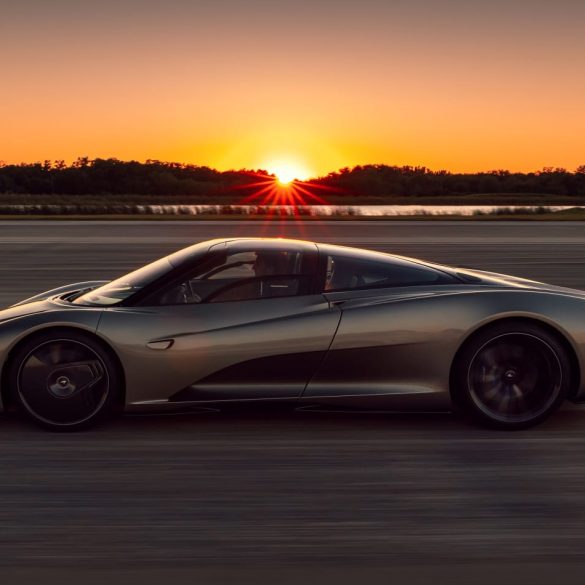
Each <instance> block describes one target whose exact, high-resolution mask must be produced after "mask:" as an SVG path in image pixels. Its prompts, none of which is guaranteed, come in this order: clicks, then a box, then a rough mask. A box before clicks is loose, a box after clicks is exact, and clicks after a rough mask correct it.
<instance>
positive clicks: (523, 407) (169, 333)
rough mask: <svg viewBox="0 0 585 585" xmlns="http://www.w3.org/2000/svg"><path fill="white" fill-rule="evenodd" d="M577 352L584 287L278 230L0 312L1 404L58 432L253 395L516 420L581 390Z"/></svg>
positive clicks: (501, 423)
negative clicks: (119, 413)
mask: <svg viewBox="0 0 585 585" xmlns="http://www.w3.org/2000/svg"><path fill="white" fill-rule="evenodd" d="M584 360H585V293H584V292H580V291H576V290H571V289H564V288H559V287H555V286H549V285H546V284H542V283H538V282H533V281H529V280H524V279H520V278H514V277H510V276H503V275H500V274H494V273H487V272H481V271H477V270H467V269H459V268H450V267H448V266H441V265H436V264H430V263H428V262H423V261H420V260H413V259H410V258H404V257H400V256H395V255H390V254H382V253H379V252H372V251H366V250H358V249H353V248H344V247H340V246H332V245H325V244H315V243H311V242H303V241H294V240H284V239H224V240H212V241H208V242H202V243H199V244H196V245H194V246H191V247H189V248H186V249H184V250H180V251H179V252H176V253H174V254H171V255H170V256H167V257H166V258H162V259H161V260H157V261H156V262H153V263H152V264H148V265H147V266H144V267H143V268H140V269H138V270H136V271H135V272H131V273H130V274H127V275H126V276H123V277H121V278H119V279H117V280H114V281H112V282H103V281H100V282H84V283H77V284H73V285H69V286H65V287H62V288H59V289H55V290H51V291H48V292H45V293H42V294H40V295H38V296H36V297H32V298H29V299H27V300H25V301H22V302H20V303H18V304H17V305H14V306H12V307H10V308H8V309H5V310H4V311H1V312H0V365H1V378H0V387H1V396H2V403H3V407H4V408H5V409H7V408H8V409H11V408H18V409H20V410H21V411H23V412H24V413H26V414H27V415H28V416H29V417H30V418H32V419H33V420H34V421H36V422H38V423H40V424H42V425H44V426H45V427H48V428H51V429H61V430H66V429H78V428H81V427H85V426H88V425H89V424H92V423H95V422H96V421H97V420H98V419H101V418H102V417H104V416H105V415H109V414H112V413H113V412H115V411H116V410H122V409H124V410H126V411H145V410H159V411H162V410H165V409H167V410H168V409H171V410H179V409H185V408H189V409H193V408H196V407H213V408H221V407H222V406H225V405H227V404H232V403H235V402H250V401H256V402H260V401H277V402H278V403H281V404H288V405H291V406H292V407H295V408H303V409H328V410H332V409H344V410H347V409H368V410H371V409H384V410H421V409H422V410H448V409H455V410H457V411H459V412H462V413H464V414H466V415H468V416H470V417H472V418H473V419H474V420H476V421H478V422H480V423H484V424H488V425H491V426H494V427H499V428H503V429H518V428H523V427H527V426H530V425H533V424H535V423H538V422H540V421H542V420H543V419H544V418H546V417H547V416H548V415H549V414H551V413H552V412H553V411H554V410H555V409H556V408H557V407H558V406H559V405H560V404H561V403H562V402H563V401H564V400H565V399H568V400H570V401H572V402H581V401H585V382H584V380H583V376H582V374H581V373H582V372H583V371H584V365H585V363H584Z"/></svg>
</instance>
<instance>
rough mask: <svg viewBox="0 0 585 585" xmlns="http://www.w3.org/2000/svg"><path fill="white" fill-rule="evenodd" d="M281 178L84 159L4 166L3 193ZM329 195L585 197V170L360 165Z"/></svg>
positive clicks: (114, 190)
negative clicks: (468, 169) (457, 169)
mask: <svg viewBox="0 0 585 585" xmlns="http://www.w3.org/2000/svg"><path fill="white" fill-rule="evenodd" d="M272 179H274V177H273V175H271V174H270V173H269V172H267V171H265V170H247V169H244V170H239V171H218V170H215V169H212V168H209V167H206V166H197V165H191V164H182V163H173V162H162V161H158V160H147V161H146V162H144V163H141V162H137V161H121V160H118V159H115V158H109V159H101V158H96V159H89V158H87V157H82V158H78V159H77V160H76V161H75V162H73V163H72V164H69V165H67V164H65V162H64V161H61V160H57V161H50V160H46V161H44V162H36V163H21V164H3V163H0V193H2V194H15V195H18V194H27V195H104V196H115V195H144V196H158V197H160V198H161V200H164V196H166V195H169V196H171V195H173V196H189V197H195V198H197V197H218V196H220V197H229V198H231V199H233V200H241V199H242V198H245V197H246V196H247V195H252V194H253V193H254V192H256V191H257V190H258V188H259V186H258V184H259V183H263V182H268V181H270V180H272ZM310 185H313V186H314V187H315V188H317V189H319V188H321V189H319V191H318V192H319V193H320V194H323V195H324V196H325V197H326V196H327V194H328V193H329V194H335V195H336V196H343V195H347V196H352V197H360V196H367V197H380V198H385V197H388V198H392V197H405V196H413V197H416V196H426V197H428V196H445V195H468V194H475V193H477V194H499V193H512V194H523V193H526V194H546V195H562V196H585V165H582V166H580V167H578V168H577V169H576V170H574V171H569V170H567V169H564V168H552V167H550V168H544V169H542V170H540V171H535V172H530V173H515V172H510V171H507V170H502V169H499V170H493V171H487V172H478V173H452V172H449V171H445V170H440V171H433V170H430V169H427V168H426V167H412V166H390V165H359V166H355V167H352V168H349V167H348V168H343V169H340V170H338V171H335V172H332V173H329V174H328V175H326V176H323V177H319V178H316V179H314V180H311V181H310Z"/></svg>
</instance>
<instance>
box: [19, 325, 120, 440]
mask: <svg viewBox="0 0 585 585" xmlns="http://www.w3.org/2000/svg"><path fill="white" fill-rule="evenodd" d="M119 382H120V380H119V374H118V371H117V367H116V364H115V363H114V361H113V360H112V358H111V357H110V355H109V353H108V352H107V351H106V350H105V349H104V348H103V347H102V345H101V344H100V343H99V342H98V341H96V340H95V339H94V338H92V337H91V336H89V335H85V334H83V333H77V332H73V331H72V332H69V331H68V332H54V333H51V332H48V333H46V334H41V335H38V336H35V337H33V338H32V339H30V340H29V341H28V342H26V343H25V344H24V345H23V346H21V347H20V348H19V349H18V351H17V353H16V355H15V356H14V359H13V360H12V363H11V370H10V387H11V389H12V391H13V393H14V396H15V397H16V401H17V403H18V405H19V406H20V408H21V410H22V411H23V412H24V413H25V414H26V415H28V417H29V418H31V419H32V420H33V421H34V422H36V423H38V424H40V425H42V426H44V427H48V428H50V429H52V430H65V431H66V430H78V429H81V428H86V427H88V426H90V425H92V424H94V423H95V422H97V421H98V420H99V419H101V418H103V417H104V416H105V415H106V414H108V413H110V412H111V410H112V406H113V405H114V404H116V403H117V398H118V397H119V391H120V383H119Z"/></svg>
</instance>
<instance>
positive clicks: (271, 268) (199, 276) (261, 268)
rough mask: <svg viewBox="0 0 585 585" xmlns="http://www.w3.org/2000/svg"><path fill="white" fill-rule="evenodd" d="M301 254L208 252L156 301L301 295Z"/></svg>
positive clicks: (304, 286) (303, 278)
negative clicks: (191, 270)
mask: <svg viewBox="0 0 585 585" xmlns="http://www.w3.org/2000/svg"><path fill="white" fill-rule="evenodd" d="M309 280H310V279H309V276H308V275H305V274H303V254H302V252H299V251H296V250H270V249H267V250H246V251H241V250H238V251H232V252H222V253H217V254H215V255H211V256H210V257H209V258H208V259H207V260H206V261H204V262H203V263H202V264H201V265H200V266H199V267H198V268H197V269H195V270H194V271H193V272H192V273H191V274H190V275H189V276H188V277H187V278H186V279H185V280H183V281H182V282H179V283H177V284H175V285H173V286H172V287H171V288H170V289H168V290H167V291H164V292H163V293H162V295H161V297H160V299H159V301H158V302H159V304H163V305H177V304H190V303H218V302H225V301H243V300H253V299H262V298H274V297H285V296H295V295H300V294H304V293H305V291H306V290H307V287H308V286H309V284H310V283H309Z"/></svg>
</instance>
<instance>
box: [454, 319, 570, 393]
mask: <svg viewBox="0 0 585 585" xmlns="http://www.w3.org/2000/svg"><path fill="white" fill-rule="evenodd" d="M502 323H526V324H530V325H537V326H538V327H541V328H542V329H544V330H546V331H547V332H548V333H549V334H551V335H553V336H554V337H555V338H556V339H557V341H558V342H559V343H560V344H561V345H562V346H563V349H564V350H565V352H566V354H567V358H568V360H569V364H570V368H571V370H570V386H569V393H568V395H567V398H568V399H569V400H571V399H572V398H575V396H576V395H577V393H578V391H579V388H580V384H581V366H580V363H579V358H578V357H577V351H576V350H575V347H574V345H573V343H572V342H571V340H570V338H569V336H568V334H567V333H566V332H564V331H562V330H561V329H560V328H558V327H556V326H555V325H553V324H552V323H550V322H549V321H545V320H544V319H539V318H538V317H532V316H530V317H527V316H506V317H500V318H497V319H493V320H491V321H489V322H487V323H483V324H482V325H480V326H479V327H478V328H477V329H474V330H473V331H471V332H469V333H468V335H466V337H465V339H463V341H462V342H461V343H460V344H459V347H458V349H457V351H456V352H455V355H454V356H453V360H452V361H451V367H450V370H449V392H450V394H451V397H452V398H453V390H454V384H455V382H454V378H455V371H456V366H457V363H458V361H459V359H460V356H461V353H462V352H463V350H464V348H465V347H466V346H467V344H468V343H470V342H471V341H472V340H473V339H474V337H476V336H477V335H480V334H481V333H483V332H484V331H486V330H487V329H490V328H491V327H493V326H495V325H501V324H502Z"/></svg>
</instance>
